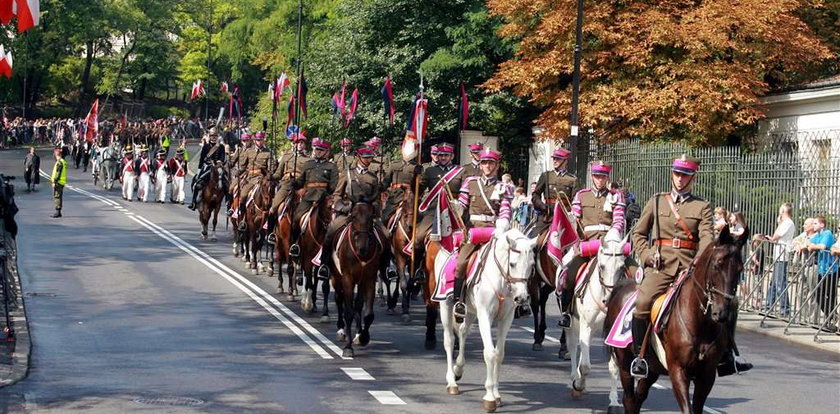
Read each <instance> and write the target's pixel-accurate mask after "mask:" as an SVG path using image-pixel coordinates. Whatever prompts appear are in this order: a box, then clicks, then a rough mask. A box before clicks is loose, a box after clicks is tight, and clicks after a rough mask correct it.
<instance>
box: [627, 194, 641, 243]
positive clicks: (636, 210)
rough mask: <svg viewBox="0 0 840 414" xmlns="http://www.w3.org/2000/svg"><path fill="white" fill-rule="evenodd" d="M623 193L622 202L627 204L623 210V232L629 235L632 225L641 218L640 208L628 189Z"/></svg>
mask: <svg viewBox="0 0 840 414" xmlns="http://www.w3.org/2000/svg"><path fill="white" fill-rule="evenodd" d="M623 193H624V201H625V202H626V203H627V206H626V207H625V208H624V230H625V232H626V233H630V229H632V228H633V225H635V224H636V221H637V220H639V217H641V216H642V207H641V206H639V203H637V202H636V196H635V195H634V194H633V193H631V192H630V190H629V189H627V188H625V189H624V190H623Z"/></svg>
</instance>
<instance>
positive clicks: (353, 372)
mask: <svg viewBox="0 0 840 414" xmlns="http://www.w3.org/2000/svg"><path fill="white" fill-rule="evenodd" d="M341 370H342V371H344V373H345V374H347V376H348V377H350V379H352V380H353V381H374V380H375V378H373V376H372V375H370V374H368V373H367V371H365V369H364V368H345V367H342V368H341Z"/></svg>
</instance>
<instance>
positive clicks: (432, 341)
mask: <svg viewBox="0 0 840 414" xmlns="http://www.w3.org/2000/svg"><path fill="white" fill-rule="evenodd" d="M424 346H425V347H426V350H427V351H434V349H435V347H436V346H437V340H435V339H427V340H426V342H425V343H424Z"/></svg>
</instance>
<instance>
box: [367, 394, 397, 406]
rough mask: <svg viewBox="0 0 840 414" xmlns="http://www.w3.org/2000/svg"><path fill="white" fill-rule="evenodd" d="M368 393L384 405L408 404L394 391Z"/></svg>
mask: <svg viewBox="0 0 840 414" xmlns="http://www.w3.org/2000/svg"><path fill="white" fill-rule="evenodd" d="M368 393H370V395H372V396H373V398H376V401H379V403H380V404H382V405H406V403H405V401H403V400H402V398H400V397H397V394H394V392H393V391H368Z"/></svg>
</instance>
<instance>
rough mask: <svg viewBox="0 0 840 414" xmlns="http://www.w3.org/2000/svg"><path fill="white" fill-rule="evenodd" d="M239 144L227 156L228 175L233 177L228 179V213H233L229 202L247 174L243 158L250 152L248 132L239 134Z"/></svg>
mask: <svg viewBox="0 0 840 414" xmlns="http://www.w3.org/2000/svg"><path fill="white" fill-rule="evenodd" d="M239 141H240V143H239V145H237V146H236V150H235V151H234V152H233V154H231V155H230V157H229V158H228V168H230V175H231V177H232V178H233V179H232V180H230V194H231V197H230V199H229V200H228V205H227V209H228V215H229V216H230V215H232V214H233V210H231V204H230V203H231V202H233V199H234V198H236V196H238V195H239V187H240V186H241V181H242V180H243V179H245V177H246V176H247V172H246V171H245V170H244V167H245V158H247V157H248V153H249V152H251V148H252V147H251V134H250V133H248V132H244V133H242V134H241V135H240V136H239Z"/></svg>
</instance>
